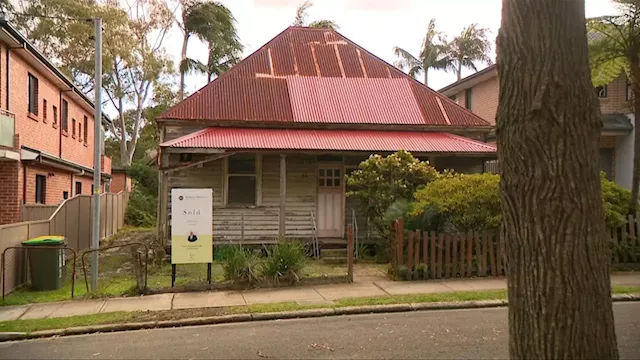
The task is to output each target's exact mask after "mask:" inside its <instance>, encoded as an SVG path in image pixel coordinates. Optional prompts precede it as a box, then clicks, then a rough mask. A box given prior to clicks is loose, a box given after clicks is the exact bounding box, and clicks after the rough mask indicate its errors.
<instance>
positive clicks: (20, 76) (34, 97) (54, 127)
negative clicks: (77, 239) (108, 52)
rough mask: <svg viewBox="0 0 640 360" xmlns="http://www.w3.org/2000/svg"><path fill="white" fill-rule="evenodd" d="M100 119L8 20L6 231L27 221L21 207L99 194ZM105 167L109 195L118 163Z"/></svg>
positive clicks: (1, 55)
mask: <svg viewBox="0 0 640 360" xmlns="http://www.w3.org/2000/svg"><path fill="white" fill-rule="evenodd" d="M93 113H94V107H93V103H92V102H91V101H90V100H89V99H88V98H87V97H86V96H85V95H84V94H83V93H82V92H81V91H80V90H79V89H78V88H77V87H75V86H74V84H73V83H72V82H71V81H70V80H69V79H68V78H66V77H65V76H64V75H63V74H62V73H61V72H60V71H59V70H58V69H56V68H55V67H54V66H53V65H52V64H51V62H50V61H48V60H47V59H46V58H45V57H44V56H43V55H42V54H41V53H40V52H39V51H38V50H37V49H35V48H34V47H33V45H32V44H30V43H29V42H28V41H27V39H26V38H25V37H24V36H23V35H21V34H20V33H19V32H18V31H17V30H16V29H15V28H14V27H12V26H11V24H9V23H7V22H6V21H4V20H0V184H1V185H0V225H1V224H7V223H13V222H18V221H20V207H21V204H34V203H40V204H57V203H60V202H61V201H62V200H63V199H66V198H68V197H72V196H75V195H78V194H91V192H92V191H91V189H92V180H93V146H94V141H95V139H94V130H93V129H94V118H93ZM103 121H107V120H106V119H103ZM101 166H102V173H103V179H104V181H103V184H105V185H104V186H103V188H105V187H106V188H107V190H108V183H109V181H110V178H111V175H110V174H111V159H110V158H109V157H106V156H104V155H103V156H102V159H101Z"/></svg>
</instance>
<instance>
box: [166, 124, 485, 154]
mask: <svg viewBox="0 0 640 360" xmlns="http://www.w3.org/2000/svg"><path fill="white" fill-rule="evenodd" d="M160 146H161V147H172V148H201V149H261V150H331V151H367V152H374V151H398V150H407V151H411V152H421V153H470V154H473V153H477V154H488V155H489V154H494V153H495V152H496V147H495V145H491V144H486V143H483V142H479V141H475V140H471V139H468V138H465V137H461V136H457V135H452V134H449V133H443V132H420V131H413V132H407V131H376V130H311V129H258V128H228V127H210V128H206V129H203V130H200V131H197V132H195V133H192V134H189V135H185V136H182V137H180V138H177V139H174V140H171V141H167V142H165V143H163V144H161V145H160Z"/></svg>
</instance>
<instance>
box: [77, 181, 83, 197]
mask: <svg viewBox="0 0 640 360" xmlns="http://www.w3.org/2000/svg"><path fill="white" fill-rule="evenodd" d="M80 194H82V183H81V182H80V181H76V195H80Z"/></svg>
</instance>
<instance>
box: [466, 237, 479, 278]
mask: <svg viewBox="0 0 640 360" xmlns="http://www.w3.org/2000/svg"><path fill="white" fill-rule="evenodd" d="M475 234H477V233H475ZM475 234H474V233H473V232H469V235H467V277H471V275H472V273H473V237H474V235H475Z"/></svg>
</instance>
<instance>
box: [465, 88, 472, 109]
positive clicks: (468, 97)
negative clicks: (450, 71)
mask: <svg viewBox="0 0 640 360" xmlns="http://www.w3.org/2000/svg"><path fill="white" fill-rule="evenodd" d="M472 98H473V88H468V89H467V90H466V91H465V92H464V107H466V108H467V109H469V110H472V109H471V107H472V106H473V103H472Z"/></svg>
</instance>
